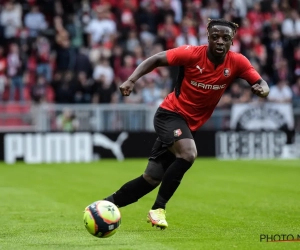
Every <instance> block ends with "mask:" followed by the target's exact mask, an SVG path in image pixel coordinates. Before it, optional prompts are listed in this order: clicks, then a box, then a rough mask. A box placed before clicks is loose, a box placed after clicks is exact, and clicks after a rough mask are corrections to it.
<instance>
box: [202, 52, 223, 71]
mask: <svg viewBox="0 0 300 250" xmlns="http://www.w3.org/2000/svg"><path fill="white" fill-rule="evenodd" d="M206 54H207V58H208V60H209V61H211V62H212V63H213V64H214V65H215V68H217V67H218V65H220V64H222V63H223V62H224V60H225V57H226V54H225V55H224V56H223V57H215V56H213V55H212V54H211V52H210V51H209V49H208V50H207V52H206Z"/></svg>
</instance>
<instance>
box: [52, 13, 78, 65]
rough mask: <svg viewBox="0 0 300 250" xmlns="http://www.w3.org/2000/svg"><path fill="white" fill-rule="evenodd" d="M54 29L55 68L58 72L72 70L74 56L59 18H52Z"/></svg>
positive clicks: (67, 35) (67, 34)
mask: <svg viewBox="0 0 300 250" xmlns="http://www.w3.org/2000/svg"><path fill="white" fill-rule="evenodd" d="M54 27H55V30H56V36H55V42H56V66H57V70H59V71H67V70H73V68H74V67H73V66H74V64H75V63H74V62H75V54H74V53H73V52H74V51H73V50H72V48H71V42H70V38H69V33H68V32H67V30H66V29H65V27H64V26H63V20H62V18H61V17H59V16H56V17H55V18H54Z"/></svg>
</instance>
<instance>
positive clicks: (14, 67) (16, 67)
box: [7, 43, 24, 101]
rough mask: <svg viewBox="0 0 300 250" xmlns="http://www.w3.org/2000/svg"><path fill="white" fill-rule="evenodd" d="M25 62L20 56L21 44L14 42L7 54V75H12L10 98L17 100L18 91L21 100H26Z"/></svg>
mask: <svg viewBox="0 0 300 250" xmlns="http://www.w3.org/2000/svg"><path fill="white" fill-rule="evenodd" d="M23 73H24V71H23V63H22V61H21V57H20V50H19V46H18V45H17V44H16V43H12V44H10V46H9V53H8V55H7V75H8V77H10V80H11V82H10V93H9V100H10V101H14V100H16V99H15V97H16V93H17V91H18V94H19V99H20V101H23V100H24V85H23V79H22V77H23Z"/></svg>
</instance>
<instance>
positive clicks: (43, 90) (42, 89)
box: [30, 75, 48, 103]
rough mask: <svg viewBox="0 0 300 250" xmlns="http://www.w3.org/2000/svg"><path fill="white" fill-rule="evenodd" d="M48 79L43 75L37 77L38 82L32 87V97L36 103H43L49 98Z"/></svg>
mask: <svg viewBox="0 0 300 250" xmlns="http://www.w3.org/2000/svg"><path fill="white" fill-rule="evenodd" d="M47 90H48V89H47V81H46V78H45V77H44V76H43V75H39V76H38V77H37V81H36V84H34V85H33V86H32V87H31V90H30V94H31V98H32V100H33V101H34V102H36V103H42V102H45V101H46V100H47Z"/></svg>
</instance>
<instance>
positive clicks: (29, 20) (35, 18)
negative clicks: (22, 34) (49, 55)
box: [24, 5, 48, 37]
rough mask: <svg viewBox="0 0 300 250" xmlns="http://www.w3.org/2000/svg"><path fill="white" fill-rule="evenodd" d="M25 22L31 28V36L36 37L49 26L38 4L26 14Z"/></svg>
mask: <svg viewBox="0 0 300 250" xmlns="http://www.w3.org/2000/svg"><path fill="white" fill-rule="evenodd" d="M24 24H25V26H26V28H28V29H29V34H30V36H31V37H36V36H37V35H38V32H39V31H41V30H44V29H46V28H47V27H48V24H47V22H46V20H45V15H44V14H43V13H41V12H40V10H39V7H38V6H37V5H33V6H32V7H31V10H30V12H29V13H27V14H26V15H25V17H24Z"/></svg>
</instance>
